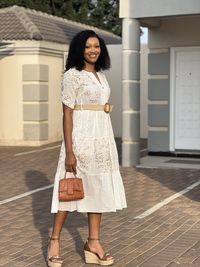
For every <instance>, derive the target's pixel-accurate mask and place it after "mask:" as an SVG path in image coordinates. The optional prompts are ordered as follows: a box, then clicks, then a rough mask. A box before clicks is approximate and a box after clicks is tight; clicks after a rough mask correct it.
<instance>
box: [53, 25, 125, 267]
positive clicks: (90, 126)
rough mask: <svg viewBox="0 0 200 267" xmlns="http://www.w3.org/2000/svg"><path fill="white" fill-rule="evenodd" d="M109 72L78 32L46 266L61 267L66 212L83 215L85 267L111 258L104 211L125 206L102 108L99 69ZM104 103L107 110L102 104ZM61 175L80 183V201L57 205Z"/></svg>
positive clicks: (103, 55) (98, 42) (65, 91)
mask: <svg viewBox="0 0 200 267" xmlns="http://www.w3.org/2000/svg"><path fill="white" fill-rule="evenodd" d="M109 67H110V58H109V55H108V51H107V48H106V46H105V43H104V41H103V40H102V39H101V38H100V37H99V36H98V35H97V34H96V33H95V32H93V31H91V30H85V31H82V32H79V33H78V34H77V35H76V36H75V37H74V38H73V40H72V41H71V44H70V48H69V54H68V59H67V63H66V72H65V73H64V78H63V83H62V102H63V132H64V142H63V144H62V147H61V152H60V158H59V162H58V168H57V172H56V176H55V184H54V192H53V199H52V210H51V211H52V213H56V214H55V216H54V224H53V231H52V235H51V238H50V241H49V247H48V264H49V266H51V267H60V266H62V262H63V260H62V258H61V257H60V256H59V237H60V232H61V229H62V226H63V224H64V221H65V219H66V217H67V214H68V212H69V211H75V210H76V211H78V212H87V214H88V227H89V237H88V240H87V242H86V243H85V246H84V253H85V261H86V263H94V264H95V263H96V264H99V265H111V264H113V262H114V259H113V257H111V256H110V255H109V254H106V253H105V252H104V249H103V247H102V246H101V243H100V240H99V237H100V223H101V216H102V213H103V212H111V211H114V212H115V211H116V210H117V209H122V208H125V207H126V198H125V193H124V187H123V183H122V179H121V175H120V173H119V164H118V155H117V150H116V145H115V140H114V136H113V131H112V126H111V122H110V116H109V114H108V112H109V111H110V109H111V107H110V105H109V104H106V103H107V102H108V99H109V94H110V89H109V85H108V83H107V80H106V77H105V75H104V73H103V72H102V70H105V69H108V68H109ZM105 104H106V105H105ZM65 171H66V172H68V173H74V174H75V175H76V174H77V177H81V178H82V179H83V186H84V193H85V197H84V199H82V200H78V201H71V202H59V201H58V185H59V179H61V178H63V177H64V174H65Z"/></svg>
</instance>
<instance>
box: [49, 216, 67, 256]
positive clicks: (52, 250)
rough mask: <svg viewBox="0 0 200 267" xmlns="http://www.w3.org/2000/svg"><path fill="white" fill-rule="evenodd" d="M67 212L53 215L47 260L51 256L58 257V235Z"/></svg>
mask: <svg viewBox="0 0 200 267" xmlns="http://www.w3.org/2000/svg"><path fill="white" fill-rule="evenodd" d="M67 214H68V212H67V211H58V213H56V214H55V215H54V222H53V230H52V234H51V238H50V242H49V258H51V257H52V256H59V255H60V246H59V239H60V233H61V230H62V227H63V224H64V222H65V219H66V217H67Z"/></svg>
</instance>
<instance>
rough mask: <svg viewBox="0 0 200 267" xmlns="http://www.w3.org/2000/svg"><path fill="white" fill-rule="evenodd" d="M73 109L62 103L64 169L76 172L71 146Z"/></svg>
mask: <svg viewBox="0 0 200 267" xmlns="http://www.w3.org/2000/svg"><path fill="white" fill-rule="evenodd" d="M72 130H73V109H71V108H70V107H68V106H66V105H64V104H63V134H64V142H65V151H66V158H65V169H66V171H67V172H73V173H74V174H76V157H75V155H74V152H73V148H72Z"/></svg>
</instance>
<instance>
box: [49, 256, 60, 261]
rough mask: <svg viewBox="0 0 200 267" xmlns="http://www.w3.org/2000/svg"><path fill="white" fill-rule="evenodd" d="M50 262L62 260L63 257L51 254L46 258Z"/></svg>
mask: <svg viewBox="0 0 200 267" xmlns="http://www.w3.org/2000/svg"><path fill="white" fill-rule="evenodd" d="M48 260H49V261H51V262H62V261H63V258H62V257H60V256H52V257H51V258H49V259H48Z"/></svg>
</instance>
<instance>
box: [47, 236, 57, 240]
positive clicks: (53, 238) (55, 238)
mask: <svg viewBox="0 0 200 267" xmlns="http://www.w3.org/2000/svg"><path fill="white" fill-rule="evenodd" d="M49 240H60V238H59V237H52V236H51V237H49Z"/></svg>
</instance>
